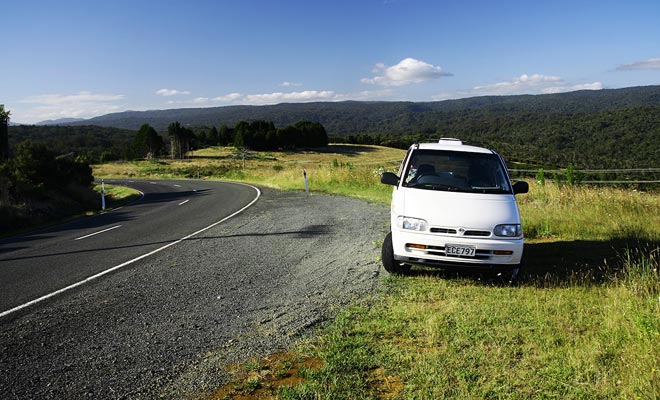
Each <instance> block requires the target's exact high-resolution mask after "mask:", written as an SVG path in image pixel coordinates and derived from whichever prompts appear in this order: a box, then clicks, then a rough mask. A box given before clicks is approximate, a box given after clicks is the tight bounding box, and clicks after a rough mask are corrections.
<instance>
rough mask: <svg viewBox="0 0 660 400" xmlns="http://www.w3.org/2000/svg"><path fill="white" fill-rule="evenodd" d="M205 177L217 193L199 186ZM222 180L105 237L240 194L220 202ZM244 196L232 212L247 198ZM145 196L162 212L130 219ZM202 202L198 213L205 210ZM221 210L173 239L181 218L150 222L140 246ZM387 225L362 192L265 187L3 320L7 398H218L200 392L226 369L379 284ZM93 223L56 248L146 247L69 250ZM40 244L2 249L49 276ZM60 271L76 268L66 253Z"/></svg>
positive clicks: (181, 191)
mask: <svg viewBox="0 0 660 400" xmlns="http://www.w3.org/2000/svg"><path fill="white" fill-rule="evenodd" d="M174 184H179V185H181V186H182V187H181V188H178V187H175V186H173V185H174ZM140 185H142V184H140ZM147 185H149V184H147ZM197 185H209V186H205V187H206V188H210V189H212V191H207V192H205V193H204V194H194V193H195V192H193V191H192V189H193V188H197V187H198V186H197ZM215 185H216V184H215V183H206V182H188V183H186V182H179V183H172V185H171V186H173V187H172V189H167V190H164V191H163V192H162V193H161V195H160V196H156V197H155V198H153V200H149V202H150V203H147V200H148V199H147V198H145V201H144V202H142V203H136V204H135V205H133V206H130V207H126V209H125V210H124V209H122V210H120V213H119V215H118V216H116V217H115V218H116V219H117V220H115V221H111V222H112V224H111V223H108V224H101V223H97V224H98V225H99V226H96V227H95V229H101V230H102V229H103V228H107V227H112V226H114V225H113V224H121V225H122V228H116V229H114V230H112V231H108V232H107V233H108V234H112V233H113V232H115V231H120V230H121V229H124V224H130V223H136V224H137V225H143V224H146V223H147V222H148V221H149V220H150V219H151V217H152V216H153V214H154V213H166V212H171V211H173V212H174V213H179V212H181V213H182V215H188V213H185V212H183V211H179V207H185V206H187V205H189V204H188V203H194V202H197V201H204V202H206V203H205V204H206V205H207V206H208V207H212V205H213V204H216V203H219V202H220V203H226V202H231V201H233V200H231V199H233V198H234V197H233V195H232V196H229V194H227V196H229V197H228V198H227V199H225V198H224V197H222V196H224V195H225V194H223V193H224V192H225V191H226V190H225V189H228V188H229V187H228V186H223V185H221V184H217V185H218V186H215ZM140 187H142V186H140ZM200 187H201V186H200ZM146 188H147V187H144V189H146ZM202 188H204V187H202ZM248 189H249V188H248ZM250 190H251V191H252V194H250V196H254V194H253V193H254V190H253V189H249V190H248V191H247V193H250ZM227 191H228V190H227ZM216 196H219V198H220V199H222V200H218V197H216ZM214 198H215V199H216V200H213V199H214ZM187 199H190V201H189V202H188V203H185V204H183V205H181V206H179V205H178V204H180V203H182V202H183V201H185V200H187ZM236 201H237V203H236V206H235V207H234V208H238V207H239V206H240V205H241V204H244V203H245V202H244V201H238V200H236ZM147 205H149V206H150V207H149V208H151V207H155V208H156V209H158V210H160V211H148V210H145V211H144V214H139V215H140V216H139V217H136V218H129V217H128V216H129V215H134V214H132V210H131V209H132V208H141V207H143V206H147ZM190 205H192V204H190ZM161 207H162V208H161ZM203 208H205V207H202V209H199V208H194V209H195V210H197V211H198V212H199V213H205V211H204V210H203ZM192 209H193V208H190V210H192ZM124 211H125V212H126V213H123V212H124ZM227 212H229V211H227ZM223 215H224V214H223ZM223 215H218V213H217V212H209V213H208V214H206V217H199V218H198V219H197V218H196V216H194V215H189V218H188V219H193V220H194V219H197V222H198V225H196V224H192V225H191V226H189V227H188V229H184V230H183V231H185V232H183V231H180V232H177V233H176V234H174V233H173V234H171V236H168V235H165V236H159V235H161V234H162V233H160V231H166V232H168V231H170V230H174V229H177V228H176V227H174V226H172V225H173V224H167V223H165V222H163V223H162V225H159V226H156V227H144V228H140V229H142V230H140V231H139V232H140V233H139V235H138V236H137V237H136V238H135V240H136V243H135V245H136V246H139V248H140V249H141V250H142V251H141V252H142V253H143V252H145V251H149V250H150V249H154V248H158V247H159V246H162V245H163V244H166V243H171V242H172V241H173V240H176V239H179V238H181V237H182V234H184V233H190V232H191V231H194V230H195V229H198V228H199V227H203V226H207V225H208V224H210V223H212V222H214V221H217V220H219V219H220V218H221V217H222V216H223ZM120 218H121V221H119V220H118V219H120ZM184 220H187V219H186V218H184ZM388 220H389V213H388V210H387V208H385V207H382V206H378V205H373V204H369V203H365V202H361V201H358V200H351V199H346V198H342V197H336V196H325V195H318V194H314V195H312V196H306V195H305V194H304V193H300V192H297V193H296V192H280V191H275V190H270V189H262V195H261V197H260V198H259V201H257V202H256V203H255V204H254V205H253V206H251V207H250V208H248V209H247V210H245V211H243V212H242V213H240V214H238V215H237V216H235V217H233V218H231V219H229V220H227V221H226V222H223V223H221V224H218V225H215V226H213V227H212V228H210V229H208V230H206V231H204V232H201V233H199V234H198V235H195V236H194V237H192V238H189V239H186V240H183V241H181V242H179V243H177V244H176V245H174V246H171V247H169V248H167V249H165V250H163V251H160V252H158V253H156V254H153V255H151V256H149V257H146V258H143V259H141V260H138V261H136V262H135V263H133V264H131V265H129V266H127V267H125V268H123V269H121V270H119V271H116V272H115V273H112V274H109V275H106V276H103V277H102V278H100V279H97V280H95V281H93V282H89V283H87V284H84V285H82V286H80V287H77V288H75V289H74V290H71V291H69V292H67V293H64V294H62V295H59V296H55V297H54V298H52V299H49V300H48V301H45V302H42V303H39V304H37V305H34V306H32V307H28V308H27V309H24V310H21V311H19V312H17V313H14V314H11V315H9V316H6V317H4V318H0V399H80V398H93V399H154V398H168V399H181V398H191V399H195V398H208V397H203V396H208V395H209V394H210V393H213V391H214V390H215V389H217V388H218V387H220V386H221V385H222V384H223V383H225V382H226V381H227V379H228V372H227V366H228V365H231V364H234V363H237V362H245V361H246V359H247V358H249V357H251V356H260V355H267V354H270V353H272V352H273V351H276V350H278V349H282V348H286V347H287V346H289V345H290V344H291V343H292V342H293V341H295V340H296V339H297V338H299V337H300V336H301V335H305V334H308V333H310V332H313V329H312V328H313V327H314V326H315V325H316V324H318V323H319V322H322V321H324V320H327V319H328V318H331V317H332V316H333V315H334V313H336V311H337V310H338V309H340V308H341V307H343V306H344V305H346V304H349V303H352V302H354V301H355V300H356V299H359V298H363V297H364V296H365V295H367V294H369V293H373V291H374V289H375V288H376V287H378V285H379V282H380V279H379V277H380V273H381V267H380V262H379V261H378V254H379V252H380V251H379V246H378V242H379V241H382V239H383V237H384V236H385V231H386V230H387V228H388ZM140 221H143V222H142V223H140ZM109 222H110V221H109ZM182 223H183V222H182ZM193 225H194V226H193ZM95 229H89V230H85V232H78V233H76V234H73V232H72V231H73V229H72V228H67V229H63V228H60V229H57V230H54V231H53V232H52V233H50V232H49V233H42V234H40V235H41V236H48V237H52V238H53V239H54V238H55V237H56V236H58V235H59V234H64V235H68V236H67V237H68V241H67V240H64V239H61V240H62V242H60V243H62V244H60V245H53V247H52V249H53V250H54V251H55V252H56V253H70V252H73V251H77V252H74V253H73V254H74V258H84V257H89V256H90V254H92V253H93V250H94V249H100V252H101V253H103V254H106V253H107V254H110V253H114V252H115V251H117V252H118V253H122V252H126V253H128V252H130V251H133V249H134V248H135V246H133V245H132V244H122V243H112V242H110V244H109V245H101V244H100V243H108V242H107V241H108V240H109V237H108V238H107V239H106V241H99V242H98V243H97V244H96V245H89V247H85V248H84V249H75V248H74V249H71V248H67V249H65V248H64V246H65V244H64V243H68V242H70V241H73V239H75V238H77V237H81V234H82V235H83V236H84V234H89V233H93V232H92V231H94V230H95ZM152 234H153V235H155V236H156V237H152V236H151V235H152ZM103 235H105V233H103V234H98V235H95V236H93V237H90V238H96V237H99V238H100V237H102V236H103ZM74 236H75V237H74ZM84 240H87V239H81V240H80V241H84ZM95 240H96V239H95ZM30 242H31V241H23V242H14V243H13V244H11V245H8V244H4V246H9V247H25V248H23V249H15V250H14V251H12V252H6V253H3V255H2V256H3V257H5V259H6V258H14V259H16V260H13V261H11V263H13V262H27V260H29V259H30V258H29V257H33V258H32V263H30V262H27V263H26V264H23V265H24V266H25V268H35V270H36V271H39V270H40V268H39V267H38V265H37V266H30V265H32V264H40V263H42V262H44V263H45V262H46V261H45V260H47V259H48V258H49V257H37V256H39V253H36V252H32V251H34V250H29V249H28V245H29V244H30ZM106 247H117V248H118V249H116V250H105V249H106ZM81 250H87V251H81ZM12 253H13V254H14V256H11V254H12ZM18 255H22V256H21V257H23V259H24V260H20V259H19V258H20V257H19V256H18ZM134 256H135V254H127V255H126V257H125V258H130V257H134ZM55 257H63V255H61V256H55ZM42 260H44V261H42ZM6 262H7V261H1V262H0V264H2V265H5V263H6ZM52 268H58V269H66V268H65V266H62V265H60V264H59V263H57V262H54V263H53V264H52ZM94 268H96V267H94ZM95 271H96V269H92V270H89V271H86V272H85V273H83V274H81V275H83V276H84V275H86V274H87V273H93V272H95ZM74 280H75V279H74ZM28 297H30V298H31V296H26V298H28Z"/></svg>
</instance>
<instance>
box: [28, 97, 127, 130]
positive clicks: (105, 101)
mask: <svg viewBox="0 0 660 400" xmlns="http://www.w3.org/2000/svg"><path fill="white" fill-rule="evenodd" d="M124 97H125V96H124V95H121V94H95V93H91V92H79V93H77V94H72V95H62V94H44V95H38V96H30V97H26V98H24V99H22V100H20V101H19V103H21V104H26V105H28V107H26V109H25V110H24V111H22V112H21V113H20V121H21V122H25V123H35V122H39V121H43V120H46V119H58V118H71V117H72V118H91V117H95V116H98V115H103V114H108V113H111V112H116V111H119V110H120V108H121V106H120V105H118V104H116V102H118V101H120V100H123V99H124ZM17 120H18V119H17Z"/></svg>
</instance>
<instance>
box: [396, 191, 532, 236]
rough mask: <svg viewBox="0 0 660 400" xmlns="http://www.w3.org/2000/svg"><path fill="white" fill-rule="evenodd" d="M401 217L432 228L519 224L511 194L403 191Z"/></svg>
mask: <svg viewBox="0 0 660 400" xmlns="http://www.w3.org/2000/svg"><path fill="white" fill-rule="evenodd" d="M402 189H403V193H401V194H402V195H403V196H404V199H403V209H402V210H397V211H398V213H399V215H405V216H407V217H414V218H422V219H424V220H426V221H427V222H428V223H429V226H436V227H452V228H465V229H484V230H492V229H493V228H494V227H495V225H499V224H519V223H520V217H519V213H518V206H517V204H516V200H515V197H514V196H513V195H512V194H482V193H460V192H445V191H437V190H424V189H414V188H402Z"/></svg>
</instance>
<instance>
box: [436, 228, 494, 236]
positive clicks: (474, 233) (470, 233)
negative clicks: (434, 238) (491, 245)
mask: <svg viewBox="0 0 660 400" xmlns="http://www.w3.org/2000/svg"><path fill="white" fill-rule="evenodd" d="M430 231H431V233H443V234H445V235H462V236H472V237H489V236H490V235H491V232H490V231H477V230H467V231H464V232H459V231H457V230H456V229H453V228H437V227H436V228H431V229H430Z"/></svg>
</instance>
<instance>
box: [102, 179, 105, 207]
mask: <svg viewBox="0 0 660 400" xmlns="http://www.w3.org/2000/svg"><path fill="white" fill-rule="evenodd" d="M101 210H103V211H105V183H104V182H103V179H101Z"/></svg>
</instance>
